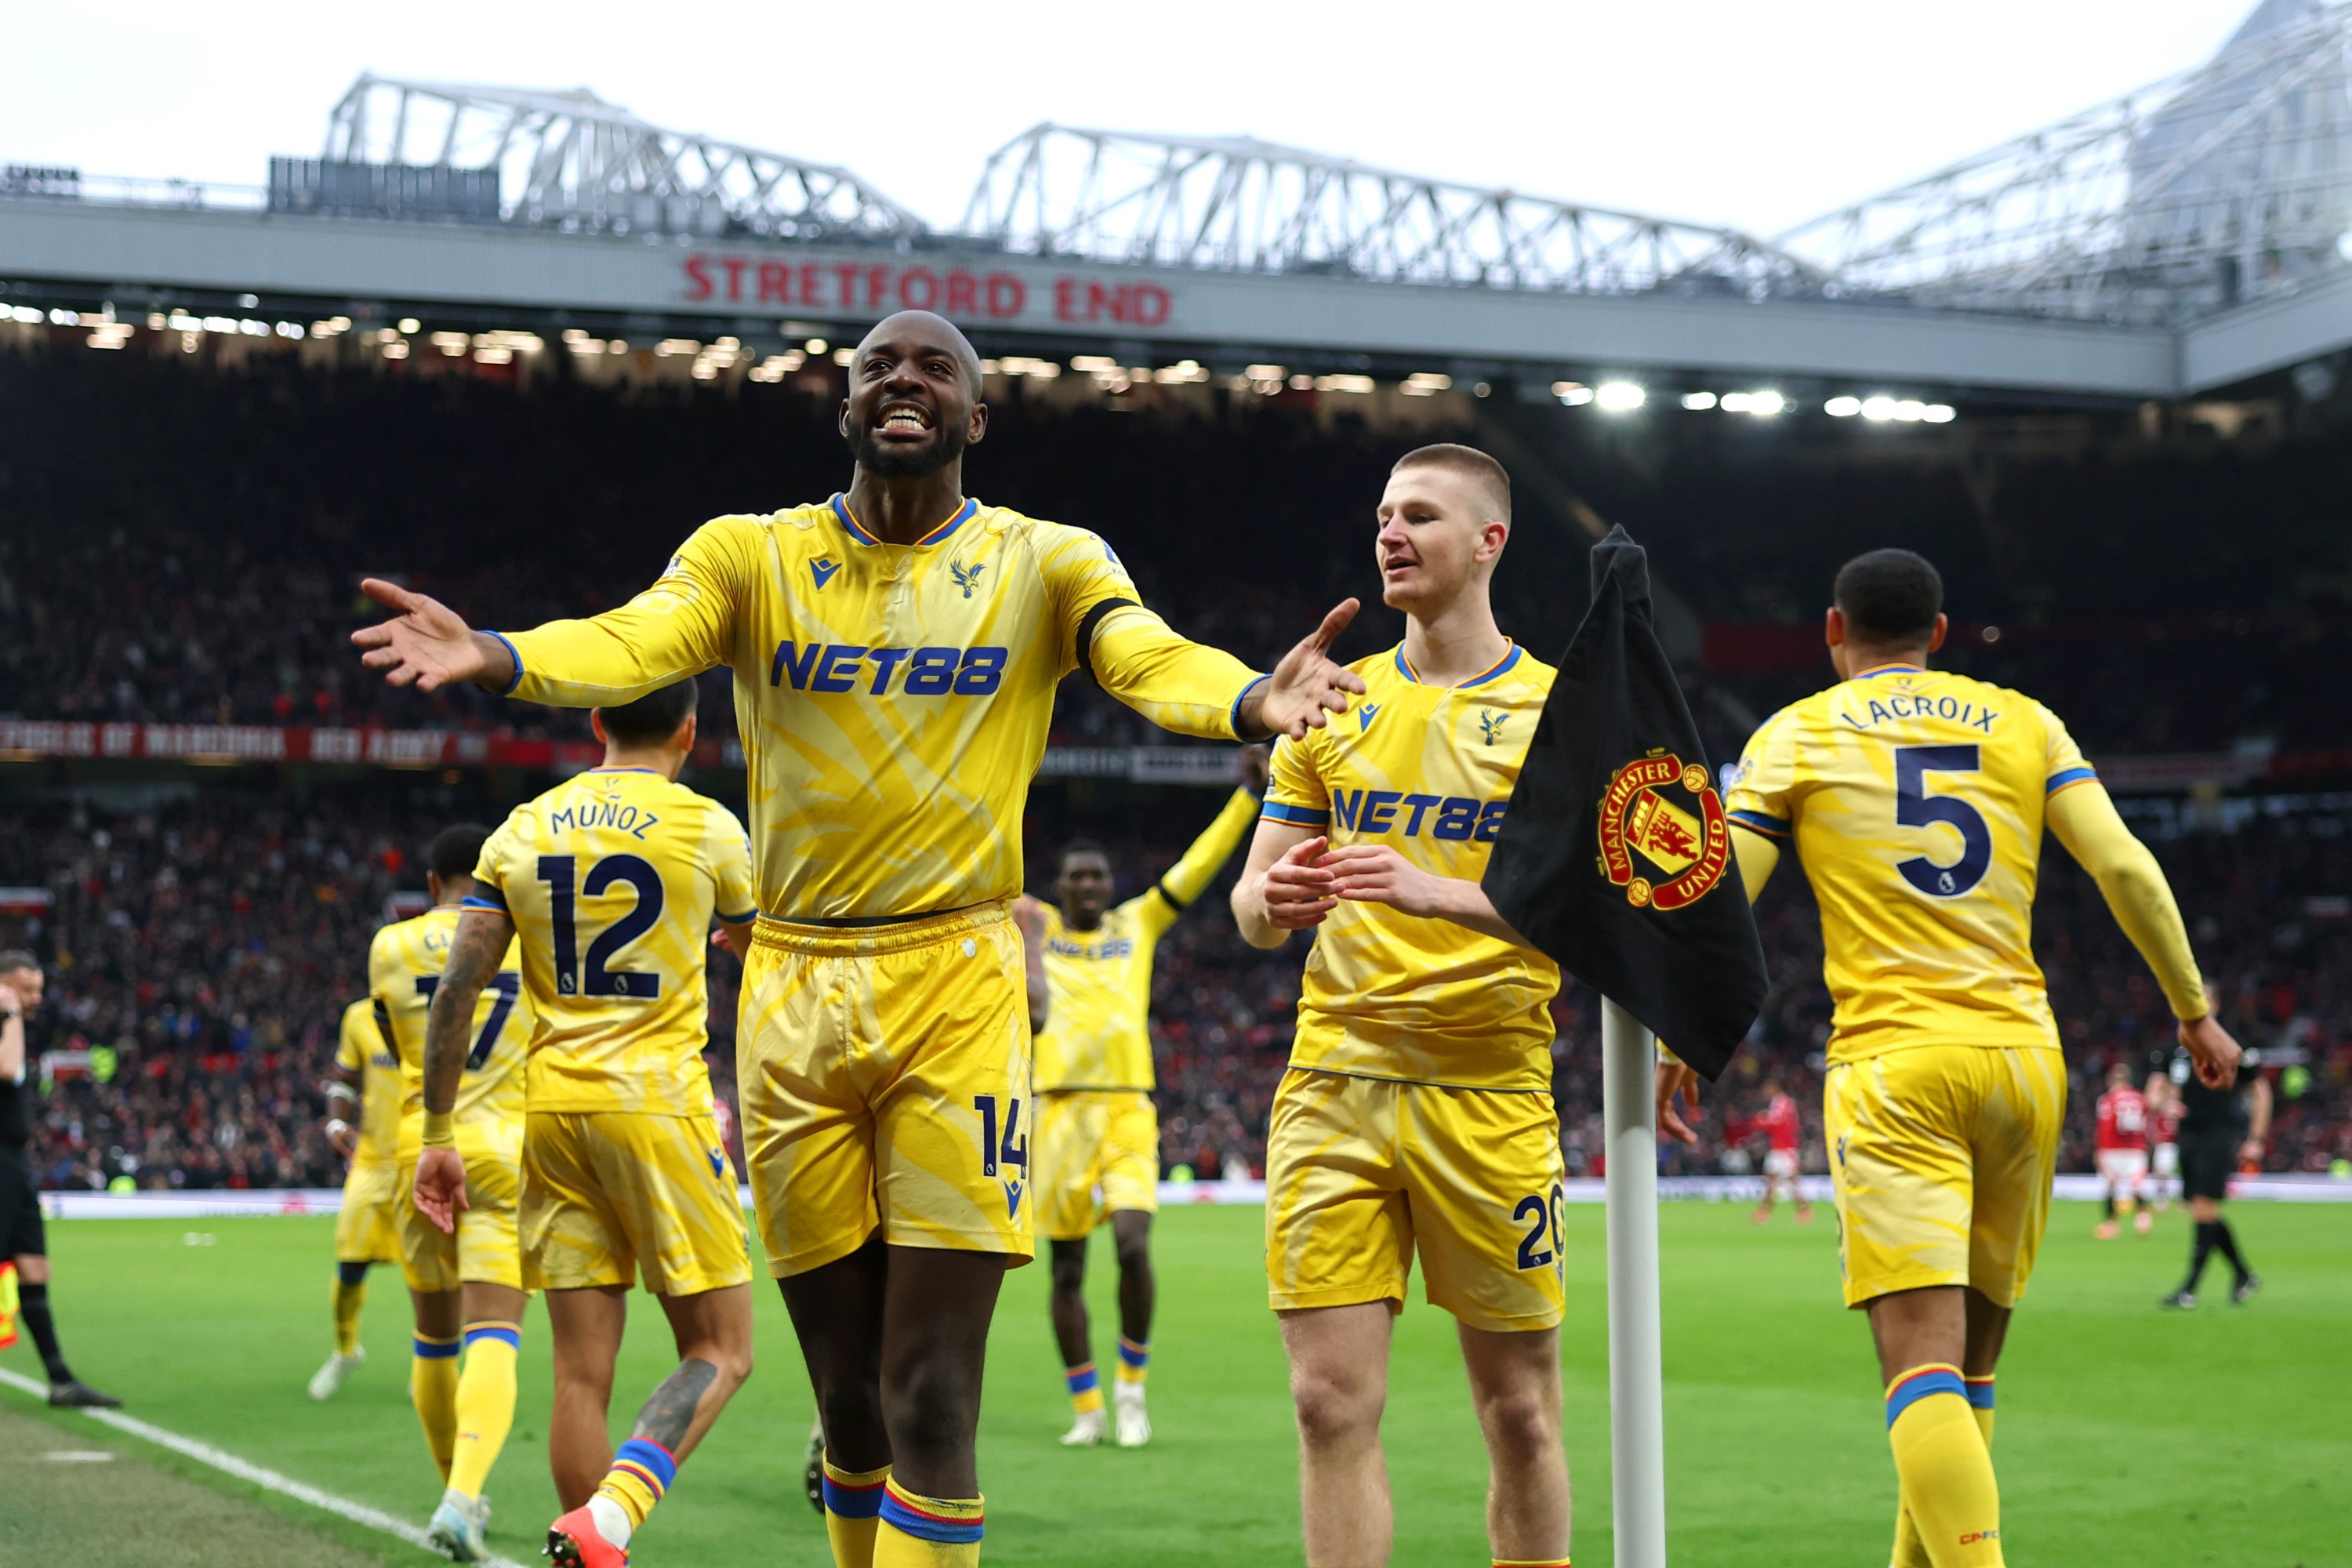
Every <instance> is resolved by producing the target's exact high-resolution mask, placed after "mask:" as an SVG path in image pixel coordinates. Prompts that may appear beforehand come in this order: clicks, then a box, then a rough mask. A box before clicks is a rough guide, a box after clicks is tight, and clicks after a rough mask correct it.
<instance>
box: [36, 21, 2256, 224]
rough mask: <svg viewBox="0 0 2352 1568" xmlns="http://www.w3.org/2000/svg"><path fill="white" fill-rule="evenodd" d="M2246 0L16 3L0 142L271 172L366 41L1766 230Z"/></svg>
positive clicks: (973, 142)
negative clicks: (1185, 140)
mask: <svg viewBox="0 0 2352 1568" xmlns="http://www.w3.org/2000/svg"><path fill="white" fill-rule="evenodd" d="M2251 9H2252V0H1971V3H1970V4H1968V5H1958V4H1955V3H1953V0H1933V3H1930V0H1617V3H1614V4H1607V5H1602V4H1593V3H1589V0H1551V3H1550V4H1548V5H1547V4H1541V3H1538V4H1537V5H1497V4H1492V3H1487V4H1476V3H1468V4H1465V3H1461V0H1454V3H1439V4H1434V5H1432V4H1423V5H1411V6H1406V5H1393V4H1387V3H1381V0H1360V3H1358V4H1352V5H1299V4H1285V3H1283V0H1194V3H1192V4H1190V5H1168V4H1131V3H1129V4H1120V3H1117V0H1090V3H1063V0H1000V3H998V4H994V5H986V4H962V5H931V4H927V3H925V0H897V3H896V4H893V5H854V4H831V5H827V4H822V3H813V0H799V3H796V4H783V5H778V4H766V5H750V4H739V3H736V0H673V3H670V4H662V5H646V4H642V3H637V4H627V5H616V4H609V3H606V0H583V3H578V4H572V5H561V6H558V5H543V4H515V3H507V4H501V3H499V0H471V3H468V4H452V3H450V0H401V3H399V4H396V5H394V4H383V3H380V0H379V3H377V4H362V5H349V4H336V5H326V4H319V3H317V0H311V3H310V4H305V5H260V4H252V3H247V0H215V3H213V4H209V5H203V6H198V7H191V6H189V5H186V4H184V0H182V3H177V4H173V5H156V4H149V3H146V0H112V3H110V4H108V5H103V6H71V5H38V6H35V5H27V6H25V7H22V8H20V9H15V10H14V11H13V14H12V15H11V16H10V17H9V20H8V23H7V26H6V31H5V37H0V73H5V74H0V83H5V87H0V161H5V162H10V163H68V164H73V165H76V166H79V168H81V169H82V170H83V171H84V172H86V173H89V174H140V175H153V176H163V175H180V176H184V177H189V178H195V179H205V180H219V181H228V182H236V183H242V184H261V183H262V182H263V181H264V180H265V179H266V178H267V168H268V155H269V154H270V153H310V154H315V153H317V152H318V150H319V147H320V142H322V140H323V139H324V135H325V130H326V120H327V111H328V110H329V109H330V108H331V106H332V104H333V103H334V101H335V100H336V99H337V98H338V97H339V96H341V92H342V90H343V89H344V88H345V87H346V86H348V85H349V83H350V81H351V79H352V77H353V76H354V75H356V74H357V73H358V72H360V71H361V70H363V69H366V70H374V71H377V72H380V73H383V74H387V75H408V76H415V77H421V78H426V79H437V80H459V81H478V82H495V83H500V84H506V85H515V86H532V87H587V88H591V89H594V90H595V91H596V92H597V93H599V94H600V95H602V96H603V97H604V98H606V99H609V100H613V101H614V102H617V103H621V104H624V105H625V106H626V107H628V108H629V109H631V110H635V112H637V113H638V114H640V115H642V116H644V117H645V118H646V119H648V120H651V121H655V122H656V123H657V124H665V125H670V126H675V127H677V128H679V129H683V130H695V131H704V132H711V133H714V134H718V135H721V136H725V137H728V138H730V139H732V140H736V141H740V142H748V143H750V144H751V145H753V146H760V147H766V148H772V149H774V150H776V151H778V152H783V153H796V154H798V155H801V156H803V157H809V158H814V159H818V160H821V161H824V162H829V163H843V164H846V165H847V166H849V167H850V168H852V169H854V170H856V172H858V173H859V174H862V175H864V176H865V177H866V179H868V180H870V181H872V182H873V183H874V184H877V185H878V186H879V187H880V188H881V189H882V190H883V191H885V192H886V193H887V194H888V195H892V196H894V197H895V198H897V199H898V200H899V201H900V202H903V203H905V204H906V205H909V206H911V207H913V208H914V209H915V210H916V211H917V212H919V213H920V214H922V215H923V216H925V217H927V218H929V220H931V221H932V222H934V223H941V224H951V223H953V222H954V221H955V220H956V219H957V217H958V216H960V215H961V211H962V207H963V203H964V198H965V197H966V195H968V194H969V193H970V191H971V185H972V182H973V180H974V179H975V177H976V176H977V175H978V174H979V171H980V166H981V163H982V158H983V157H984V155H985V154H986V153H988V152H989V151H990V150H992V149H993V148H994V147H996V146H998V145H1000V144H1001V143H1003V142H1005V141H1007V140H1009V139H1011V138H1012V137H1013V136H1014V135H1016V134H1017V133H1018V132H1021V131H1023V130H1024V129H1025V128H1027V127H1028V126H1030V125H1032V124H1034V123H1035V122H1036V121H1040V120H1048V119H1051V120H1059V121H1065V122H1066V123H1071V124H1077V125H1090V126H1102V127H1108V128H1114V129H1120V130H1150V131H1164V132H1202V133H1233V132H1246V133H1249V134H1253V135H1257V136H1262V137H1265V138H1268V139H1271V140H1275V141H1281V142H1293V143H1297V144H1299V145H1303V146H1307V147H1312V148H1317V149H1321V150H1324V151H1328V152H1332V153H1344V154H1347V155H1349V156H1352V157H1356V158H1360V159H1363V160H1365V161H1367V162H1372V163H1386V164H1390V165H1392V166H1396V167H1401V168H1404V169H1409V170H1412V171H1415V172H1420V173H1426V174H1435V175H1441V176H1444V177H1447V178H1452V179H1458V180H1465V181H1471V182H1476V183H1480V184H1510V185H1512V186H1515V187H1516V188H1517V189H1519V190H1523V191H1527V192H1529V193H1533V194H1538V195H1553V196H1559V197H1565V198H1569V199H1572V200H1579V201H1584V202H1591V203H1594V204H1599V205H1612V206H1621V207H1629V208H1633V209H1635V210H1638V211H1643V212H1652V213H1657V214H1661V215H1664V216H1673V217H1685V218H1691V219H1697V220H1703V221H1707V222H1713V223H1723V224H1731V225H1736V226H1741V227H1745V228H1748V229H1750V230H1753V231H1756V232H1759V233H1764V234H1768V235H1769V234H1771V233H1775V232H1778V231H1779V230H1780V229H1782V228H1785V227H1787V226H1790V225H1792V224H1794V223H1797V222H1800V221H1801V220H1803V219H1805V218H1809V217H1811V216H1816V215H1818V214H1820V213H1822V212H1824V211H1826V210H1829V209H1831V208H1833V207H1835V206H1838V205H1842V204H1843V203H1844V202H1847V201H1849V200H1853V199H1855V198H1859V197H1862V196H1864V195H1870V194H1871V193H1873V192H1874V191H1877V190H1880V189H1884V188H1885V187H1887V186H1890V185H1893V184H1899V183H1901V182H1902V181H1904V180H1906V179H1907V178H1909V177H1911V176H1913V175H1916V174H1925V173H1927V172H1928V171H1930V170H1931V169H1933V168H1935V167H1936V166H1937V165H1938V164H1940V163H1945V162H1948V161H1949V160H1951V159H1954V158H1957V157H1960V156H1963V155H1965V154H1967V153H1973V152H1976V151H1978V150H1979V149H1981V148H1983V147H1987V146H1990V145H1991V144H1993V143H1995V142H2000V141H2002V140H2005V139H2006V138H2008V137H2011V136H2013V135H2016V134H2019V133H2021V132H2027V131H2031V130H2032V129H2034V128H2035V127H2037V126H2040V125H2042V124H2045V123H2047V122H2049V121H2053V120H2056V119H2059V118H2061V117H2063V116H2064V115H2067V114H2070V113H2072V112H2074V110H2079V109H2084V108H2087V107H2089V106H2090V105H2092V104H2094V103H2096V102H2098V101H2099V100H2103V99H2106V98H2110V97H2113V96H2115V95H2116V94H2118V93H2121V92H2124V91H2126V90H2129V89H2132V88H2135V87H2138V86H2140V85H2142V84H2143V83H2146V82H2147V81H2150V80H2153V79H2157V78H2158V77H2162V76H2166V75H2168V74H2170V73H2171V72H2173V71H2177V70H2180V69H2183V68H2187V67H2189V66H2192V65H2195V64H2196V63H2198V62H2199V61H2200V60H2202V59H2204V58H2206V57H2208V56H2209V55H2210V54H2211V53H2212V52H2213V50H2214V49H2215V48H2216V47H2219V45H2220V44H2221V41H2222V39H2224V38H2225V37H2228V35H2229V34H2230V32H2231V29H2232V28H2234V27H2235V26H2236V25H2237V23H2238V22H2239V21H2240V19H2241V18H2242V16H2244V15H2245V14H2246V13H2247V12H2248V11H2249V10H2251Z"/></svg>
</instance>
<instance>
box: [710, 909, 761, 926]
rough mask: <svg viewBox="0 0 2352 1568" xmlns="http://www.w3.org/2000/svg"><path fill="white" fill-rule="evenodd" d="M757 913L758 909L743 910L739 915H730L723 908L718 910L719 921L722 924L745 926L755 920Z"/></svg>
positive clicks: (758, 913)
mask: <svg viewBox="0 0 2352 1568" xmlns="http://www.w3.org/2000/svg"><path fill="white" fill-rule="evenodd" d="M759 915H760V911H759V910H744V911H743V912H742V913H741V914H740V915H730V914H729V913H728V912H727V911H726V910H719V923H720V924H722V925H730V926H747V925H750V924H751V922H752V921H755V920H757V919H758V918H759Z"/></svg>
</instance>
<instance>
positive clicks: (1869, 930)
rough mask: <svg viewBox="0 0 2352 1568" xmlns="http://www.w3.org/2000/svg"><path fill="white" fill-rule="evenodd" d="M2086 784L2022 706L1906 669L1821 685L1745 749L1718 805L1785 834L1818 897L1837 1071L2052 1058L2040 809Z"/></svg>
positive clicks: (2003, 692) (2048, 727) (1947, 676)
mask: <svg viewBox="0 0 2352 1568" xmlns="http://www.w3.org/2000/svg"><path fill="white" fill-rule="evenodd" d="M2096 776H2097V775H2096V774H2095V773H2093V772H2092V771H2091V768H2090V765H2089V764H2088V763H2084V760H2083V753H2082V752H2080V751H2079V750H2077V749H2076V747H2075V745H2074V738H2073V737H2072V736H2070V735H2068V734H2067V733H2066V727H2065V726H2064V725H2063V724H2061V723H2060V722H2059V721H2058V719H2057V716H2056V715H2055V714H2053V713H2052V712H2051V711H2050V710H2048V709H2046V708H2044V707H2042V704H2040V703H2039V702H2036V701H2034V700H2032V698H2030V697H2026V696H2023V695H2021V694H2020V693H2018V692H2015V691H2011V690H2009V689H2005V688H2003V687H1999V686H1990V685H1988V684H1986V683H1985V682H1983V681H1981V680H1971V679H1969V678H1968V677H1967V676H1964V675H1954V674H1951V673H1949V672H1948V671H1945V670H1931V669H1922V668H1919V667H1918V666H1916V665H1907V664H1895V665H1886V666H1884V667H1882V668H1877V669H1874V670H1870V671H1867V672H1866V673H1864V674H1863V675H1861V676H1859V677H1857V678H1856V679H1853V680H1848V681H1843V682H1841V683H1839V684H1838V685H1836V686H1832V687H1831V688H1830V689H1828V690H1826V691H1821V692H1817V693H1815V694H1814V695H1812V696H1811V697H1808V698H1806V699H1805V700H1803V701H1801V702H1798V703H1794V704H1792V705H1791V706H1790V707H1787V708H1784V709H1782V710H1780V712H1778V713H1775V714H1774V715H1773V716H1772V717H1771V718H1770V719H1769V720H1768V721H1765V724H1764V727H1763V728H1762V729H1760V730H1759V731H1756V733H1755V734H1754V735H1753V736H1751V737H1750V738H1749V740H1748V748H1747V751H1746V752H1744V753H1743V754H1742V755H1741V757H1740V760H1739V767H1738V772H1737V773H1736V774H1735V777H1734V782H1733V784H1732V788H1731V791H1730V794H1729V796H1728V798H1727V800H1726V802H1725V805H1727V807H1728V808H1729V810H1730V813H1731V818H1732V820H1733V821H1734V822H1736V823H1738V824H1739V825H1740V826H1743V827H1747V828H1748V829H1751V830H1752V831H1754V832H1758V833H1762V834H1767V835H1769V836H1770V837H1774V838H1778V839H1784V840H1790V839H1792V840H1793V841H1794V843H1795V845H1796V849H1797V858H1799V859H1800V860H1801V861H1803V862H1804V867H1805V876H1806V879H1807V880H1809V881H1810V882H1811V883H1812V887H1813V896H1814V897H1815V898H1816V899H1818V900H1820V901H1821V906H1822V946H1823V947H1824V948H1825V949H1826V950H1827V962H1826V963H1825V964H1824V966H1823V968H1824V972H1825V975H1826V978H1827V980H1828V982H1829V988H1830V995H1831V998H1832V1000H1833V1001H1834V1002H1835V1004H1836V1020H1835V1025H1834V1030H1833V1033H1832V1035H1831V1037H1830V1049H1829V1058H1830V1060H1832V1061H1833V1062H1840V1061H1855V1060H1858V1059H1860V1058H1864V1057H1871V1056H1875V1055H1877V1054H1878V1053H1879V1052H1881V1051H1885V1050H1889V1049H1892V1048H1894V1047H1898V1046H1906V1045H1978V1046H2049V1047H2056V1045H2057V1044H2058V1031H2057V1026H2056V1024H2055V1023H2054V1022H2053V1020H2052V1018H2051V1016H2050V998H2049V995H2048V993H2047V992H2046V991H2045V989H2044V988H2043V984H2042V970H2041V967H2040V966H2039V965H2038V964H2036V963H2034V962H2033V939H2032V922H2033V888H2034V882H2035V879H2036V878H2037V876H2038V875H2039V873H2040V870H2041V859H2042V807H2043V803H2044V802H2046V801H2047V800H2048V799H2049V797H2050V796H2051V795H2054V794H2056V793H2057V792H2058V791H2060V790H2062V789H2064V788H2065V787H2067V786H2068V785H2069V784H2082V783H2084V782H2086V781H2088V780H2091V779H2093V778H2095V777H2096Z"/></svg>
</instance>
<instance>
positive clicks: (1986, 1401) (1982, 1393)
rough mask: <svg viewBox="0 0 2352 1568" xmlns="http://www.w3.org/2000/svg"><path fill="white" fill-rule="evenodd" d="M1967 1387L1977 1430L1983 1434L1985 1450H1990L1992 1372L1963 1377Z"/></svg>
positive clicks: (1962, 1380) (1988, 1451)
mask: <svg viewBox="0 0 2352 1568" xmlns="http://www.w3.org/2000/svg"><path fill="white" fill-rule="evenodd" d="M1960 1381H1961V1383H1962V1384H1965V1385H1966V1386H1967V1388H1968V1394H1969V1409H1970V1410H1973V1411H1975V1412H1976V1416H1977V1430H1978V1431H1979V1432H1981V1433H1983V1434H1984V1440H1985V1452H1986V1453H1988V1454H1990V1453H1991V1452H1992V1373H1985V1374H1984V1375H1983V1376H1982V1377H1964V1378H1962V1379H1961V1380H1960Z"/></svg>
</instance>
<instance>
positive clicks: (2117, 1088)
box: [2092, 1062, 2151, 1241]
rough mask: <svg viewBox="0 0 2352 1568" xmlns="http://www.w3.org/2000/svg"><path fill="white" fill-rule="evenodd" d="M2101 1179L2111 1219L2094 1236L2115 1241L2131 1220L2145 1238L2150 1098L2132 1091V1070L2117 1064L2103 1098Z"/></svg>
mask: <svg viewBox="0 0 2352 1568" xmlns="http://www.w3.org/2000/svg"><path fill="white" fill-rule="evenodd" d="M2099 1175H2100V1177H2101V1178H2102V1179H2103V1180H2105V1183H2106V1184H2107V1217H2106V1218H2105V1219H2103V1220H2101V1221H2100V1222H2099V1228H2098V1229H2097V1230H2096V1231H2095V1232H2093V1233H2092V1234H2093V1235H2095V1236H2096V1237H2098V1238H2099V1239H2100V1240H2101V1241H2113V1240H2114V1239H2115V1238H2116V1237H2118V1236H2121V1235H2122V1234H2123V1225H2122V1221H2123V1220H2124V1219H2125V1218H2126V1216H2129V1217H2130V1219H2131V1221H2132V1226H2133V1228H2134V1229H2136V1230H2137V1231H2138V1232H2139V1233H2140V1234H2141V1235H2142V1236H2146V1235H2147V1232H2148V1226H2149V1224H2150V1223H2151V1222H2150V1220H2149V1217H2148V1213H2147V1210H2146V1209H2139V1210H2138V1213H2137V1214H2134V1213H2133V1211H2134V1210H2135V1209H2136V1208H2138V1204H2139V1189H2140V1184H2141V1183H2143V1182H2145V1181H2146V1180H2147V1096H2145V1095H2143V1094H2141V1093H2140V1091H2139V1090H2137V1089H2134V1088H2133V1087H2132V1081H2131V1068H2127V1067H2126V1066H2125V1065H2124V1064H2123V1063H2121V1062H2117V1063H2116V1064H2115V1065H2114V1066H2113V1067H2111V1068H2108V1069H2107V1092H2106V1093H2105V1094H2103V1095H2101V1096H2099Z"/></svg>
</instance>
